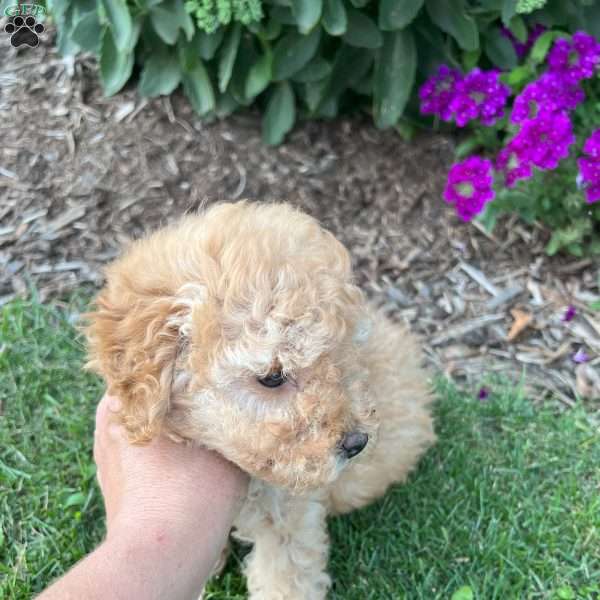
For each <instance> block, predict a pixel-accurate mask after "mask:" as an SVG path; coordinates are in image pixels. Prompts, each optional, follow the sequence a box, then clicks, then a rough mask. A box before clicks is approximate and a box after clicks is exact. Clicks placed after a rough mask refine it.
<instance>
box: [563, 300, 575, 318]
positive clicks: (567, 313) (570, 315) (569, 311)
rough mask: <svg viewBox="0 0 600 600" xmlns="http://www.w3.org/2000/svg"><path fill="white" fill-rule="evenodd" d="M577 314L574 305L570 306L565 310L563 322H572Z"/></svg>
mask: <svg viewBox="0 0 600 600" xmlns="http://www.w3.org/2000/svg"><path fill="white" fill-rule="evenodd" d="M576 314H577V309H576V308H575V307H574V306H573V305H572V304H569V306H567V310H565V314H564V315H563V317H562V321H564V322H568V321H572V320H573V318H574V317H575V315H576Z"/></svg>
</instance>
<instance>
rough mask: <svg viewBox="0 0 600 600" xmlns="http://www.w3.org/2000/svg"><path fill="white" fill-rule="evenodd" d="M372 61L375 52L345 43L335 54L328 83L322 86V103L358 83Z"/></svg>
mask: <svg viewBox="0 0 600 600" xmlns="http://www.w3.org/2000/svg"><path fill="white" fill-rule="evenodd" d="M372 63H373V52H371V51H369V50H365V49H363V48H354V47H352V46H346V45H343V46H342V47H341V48H340V49H339V50H338V52H337V54H336V56H335V60H334V62H333V68H332V70H331V75H330V76H329V79H328V80H327V84H326V85H325V86H323V88H322V90H323V94H322V97H321V100H320V103H321V104H323V103H324V102H326V101H327V100H328V99H330V98H337V96H339V95H340V94H341V93H342V92H344V90H346V89H347V88H350V87H352V86H353V85H356V84H357V83H358V82H359V81H360V80H361V79H362V78H363V77H364V75H365V74H366V73H367V71H368V70H369V69H370V67H371V64H372Z"/></svg>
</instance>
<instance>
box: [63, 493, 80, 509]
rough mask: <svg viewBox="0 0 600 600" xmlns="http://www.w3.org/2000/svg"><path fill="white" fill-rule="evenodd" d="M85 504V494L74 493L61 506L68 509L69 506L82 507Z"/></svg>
mask: <svg viewBox="0 0 600 600" xmlns="http://www.w3.org/2000/svg"><path fill="white" fill-rule="evenodd" d="M84 503H85V494H83V493H82V492H75V493H74V494H71V495H70V496H69V497H68V498H67V499H66V500H65V503H64V504H63V508H69V507H70V506H82V505H83V504H84Z"/></svg>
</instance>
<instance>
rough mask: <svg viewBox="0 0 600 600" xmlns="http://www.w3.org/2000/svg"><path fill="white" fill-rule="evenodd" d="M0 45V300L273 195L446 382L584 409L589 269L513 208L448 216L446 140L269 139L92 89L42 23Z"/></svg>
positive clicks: (172, 103) (82, 280)
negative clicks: (193, 216)
mask: <svg viewBox="0 0 600 600" xmlns="http://www.w3.org/2000/svg"><path fill="white" fill-rule="evenodd" d="M0 57H1V60H0V114H2V119H1V120H0V139H1V140H2V142H1V147H0V304H3V303H6V302H8V301H10V300H11V299H12V298H14V297H16V296H25V295H27V294H28V293H29V290H30V289H31V286H35V288H37V290H38V293H39V294H40V296H41V298H42V299H44V300H48V299H56V298H59V297H61V296H64V295H65V294H68V293H69V292H70V291H71V290H74V289H77V288H80V287H81V286H83V285H89V286H93V287H97V286H99V285H100V284H101V282H102V272H101V269H102V266H103V265H104V264H105V263H106V262H107V261H109V260H110V259H112V258H113V257H115V256H116V255H117V254H118V253H119V250H120V248H121V247H122V245H123V243H124V242H126V241H127V240H129V239H131V238H135V237H138V236H140V235H142V234H143V232H145V231H148V230H152V229H154V228H156V227H159V226H160V225H162V224H164V223H167V222H169V221H171V220H173V219H176V218H177V217H178V216H179V215H181V214H182V213H184V212H186V211H195V210H197V209H198V208H199V207H201V206H203V205H205V204H208V203H210V202H214V201H217V200H222V199H227V200H235V199H239V198H250V199H255V200H285V201H288V202H291V203H293V204H295V205H298V206H300V207H302V208H303V209H304V210H306V211H307V212H309V213H310V214H312V215H314V216H316V217H317V218H319V219H320V220H321V222H322V223H323V224H324V225H325V226H326V227H328V228H329V229H331V230H332V231H333V232H334V233H335V234H336V235H337V236H338V237H339V238H340V239H341V240H342V241H343V242H344V243H345V244H346V245H347V247H348V248H349V249H350V252H351V253H352V257H353V260H354V265H355V268H356V273H357V277H358V280H359V282H360V284H361V286H362V287H363V289H364V290H365V291H366V293H367V294H368V295H369V296H370V297H371V298H372V299H373V300H374V301H375V302H376V303H378V304H380V305H382V306H384V307H385V310H386V311H388V312H389V313H390V314H391V315H392V316H393V317H394V318H396V319H400V320H404V321H406V322H407V323H409V324H410V325H411V327H412V328H413V329H414V330H415V331H416V332H417V333H419V334H420V335H421V336H422V338H423V340H424V343H425V351H426V357H427V361H428V362H429V364H430V365H432V366H433V367H435V368H436V369H437V370H439V371H442V372H444V373H445V374H446V375H447V376H448V377H450V378H452V379H453V380H455V381H456V382H457V383H458V384H459V385H465V386H467V387H468V389H470V390H471V391H472V393H474V394H475V393H477V391H478V390H479V388H480V387H481V386H482V385H484V384H486V383H487V385H489V376H490V373H498V374H503V375H507V376H509V377H510V378H511V379H512V380H514V381H515V382H516V381H517V380H519V379H520V378H521V376H522V375H523V372H525V373H526V385H527V387H528V391H529V392H530V393H532V394H533V396H534V397H535V398H536V399H537V400H542V399H544V398H546V397H547V396H548V395H552V396H553V397H555V398H558V399H559V400H560V401H561V402H562V403H563V405H565V406H572V405H573V404H574V402H575V400H576V397H577V395H579V396H581V397H583V398H584V399H585V400H586V401H589V402H590V408H592V409H593V408H594V406H595V407H596V408H598V404H593V400H592V399H593V398H596V399H597V398H600V312H598V311H593V310H591V309H590V308H589V304H590V303H591V302H594V301H598V300H599V299H600V288H599V277H600V265H599V264H598V262H596V263H593V262H592V260H590V259H584V260H578V259H573V258H572V257H568V256H559V257H553V258H549V257H548V256H546V255H545V254H544V252H543V248H544V245H545V243H546V242H547V240H548V232H547V231H545V230H544V228H543V227H541V226H534V227H529V226H525V225H523V224H522V223H520V222H519V221H518V219H517V218H508V219H505V220H504V221H503V222H502V223H501V224H500V226H499V227H498V228H497V230H496V231H495V233H494V235H488V234H487V233H485V232H484V231H482V230H481V229H480V228H479V227H478V226H477V225H465V224H463V223H462V222H460V221H459V220H458V219H457V218H456V217H455V216H454V213H453V211H452V210H451V208H450V207H448V206H447V205H445V203H444V202H443V201H442V200H441V187H442V185H443V181H444V177H445V172H446V170H447V168H448V166H449V165H450V163H451V161H452V143H453V142H452V140H448V139H446V138H444V137H440V136H436V135H433V134H429V135H422V136H420V137H419V138H418V139H417V140H415V141H413V142H411V143H406V142H403V141H402V140H401V139H400V138H399V137H398V136H397V135H396V134H394V133H392V132H381V131H378V130H377V129H375V128H374V127H373V126H372V125H371V124H370V123H369V122H368V121H367V120H362V119H360V118H354V119H340V120H337V121H335V122H319V123H315V122H311V123H303V124H300V125H299V126H298V127H297V128H296V130H295V131H294V132H293V134H292V135H291V136H289V139H288V140H287V142H286V143H285V144H283V145H282V146H280V147H278V148H269V147H265V146H264V145H263V144H262V142H261V139H260V121H259V118H258V116H257V115H256V114H254V113H245V114H241V115H238V116H235V117H233V118H229V119H227V120H225V121H221V122H214V123H210V124H208V123H205V122H203V121H201V120H200V119H199V118H198V117H197V116H196V115H195V114H193V112H192V111H191V109H190V107H189V105H188V104H187V102H186V100H185V98H183V97H182V96H181V95H179V94H175V95H174V96H172V97H171V98H161V99H157V100H152V101H148V100H144V99H141V98H139V97H138V96H137V95H136V92H135V90H134V89H128V90H126V91H124V92H122V93H120V94H119V95H117V96H116V97H113V98H103V97H102V93H101V90H100V87H99V84H98V74H97V67H96V64H95V63H94V61H93V60H92V59H90V58H88V57H84V58H78V59H77V60H75V61H72V60H64V59H62V58H61V57H59V56H58V55H57V54H56V53H55V51H54V50H53V47H52V35H51V34H48V35H45V36H44V39H43V40H42V44H41V45H40V46H39V47H38V48H36V49H29V48H25V49H19V50H18V51H16V50H15V49H13V48H11V47H10V46H9V44H8V40H7V39H3V40H0ZM570 305H571V306H573V307H575V309H576V314H575V316H574V317H573V319H572V320H570V321H565V320H563V317H564V315H565V312H566V310H567V307H568V306H570ZM578 351H579V356H581V353H582V352H585V353H586V354H587V355H588V357H589V360H588V361H587V362H584V363H581V364H577V363H576V362H575V361H574V359H573V357H574V355H575V354H576V353H577V352H578Z"/></svg>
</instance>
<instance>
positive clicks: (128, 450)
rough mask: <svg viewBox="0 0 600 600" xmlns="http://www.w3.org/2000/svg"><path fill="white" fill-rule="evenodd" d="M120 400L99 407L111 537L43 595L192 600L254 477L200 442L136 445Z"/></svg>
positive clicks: (44, 598)
mask: <svg viewBox="0 0 600 600" xmlns="http://www.w3.org/2000/svg"><path fill="white" fill-rule="evenodd" d="M118 411H119V401H118V399H116V398H112V397H109V396H104V398H102V400H101V402H100V404H99V405H98V410H97V411H96V432H95V435H94V459H95V461H96V465H97V467H98V481H99V483H100V489H101V491H102V495H103V496H104V504H105V507H106V520H107V536H106V540H105V541H104V542H103V543H102V544H100V546H98V548H96V550H94V552H92V553H91V554H89V555H88V556H87V557H86V558H85V559H83V560H82V561H80V562H79V563H78V564H77V565H75V566H74V567H73V568H72V569H71V570H70V571H69V572H68V573H66V574H65V575H64V576H63V577H61V578H60V579H59V580H58V581H56V582H54V583H53V584H52V585H51V586H50V587H49V588H47V589H46V590H45V591H44V592H42V594H41V595H40V596H39V597H38V600H71V599H73V600H75V599H79V598H86V599H87V600H104V599H105V598H111V599H112V600H129V599H131V598H144V599H145V600H192V599H196V598H198V594H199V593H200V590H201V589H202V586H203V585H204V583H205V582H206V580H207V579H208V577H209V575H210V572H211V570H212V568H213V566H214V565H215V563H216V562H217V559H218V558H219V556H220V554H221V551H222V549H223V547H224V546H225V544H226V542H227V537H228V535H229V531H230V529H231V525H232V522H233V519H234V518H235V515H236V514H237V511H238V510H239V508H240V505H241V499H242V498H243V496H244V494H245V491H246V487H247V483H248V477H247V475H246V474H245V473H242V472H241V471H240V470H239V469H238V468H237V467H236V466H235V465H233V464H231V463H229V462H227V461H226V460H225V459H224V458H222V457H221V456H219V455H218V454H215V453H214V452H210V451H208V450H206V449H203V448H199V447H197V446H189V445H185V444H177V443H175V442H173V441H171V440H168V439H166V438H157V439H155V440H153V441H152V442H150V443H149V444H147V445H145V446H134V445H132V444H130V443H129V442H128V440H127V438H126V435H125V431H124V429H123V427H122V426H121V425H120V424H119V421H118V415H117V413H118Z"/></svg>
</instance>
